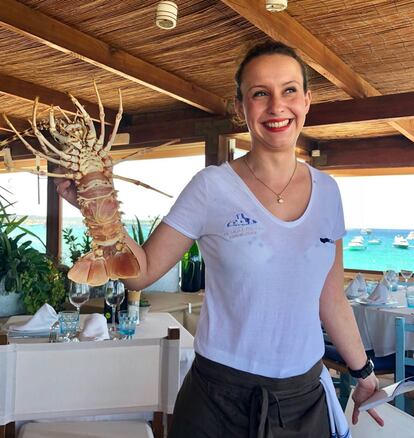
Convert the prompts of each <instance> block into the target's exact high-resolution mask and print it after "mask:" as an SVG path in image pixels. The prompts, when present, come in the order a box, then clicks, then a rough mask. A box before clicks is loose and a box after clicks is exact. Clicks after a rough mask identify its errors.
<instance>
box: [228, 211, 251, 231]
mask: <svg viewBox="0 0 414 438" xmlns="http://www.w3.org/2000/svg"><path fill="white" fill-rule="evenodd" d="M253 224H257V221H256V220H255V219H250V218H249V217H247V216H246V215H245V214H244V213H238V214H236V217H235V218H234V219H233V220H231V221H230V222H227V228H230V227H244V226H246V225H253Z"/></svg>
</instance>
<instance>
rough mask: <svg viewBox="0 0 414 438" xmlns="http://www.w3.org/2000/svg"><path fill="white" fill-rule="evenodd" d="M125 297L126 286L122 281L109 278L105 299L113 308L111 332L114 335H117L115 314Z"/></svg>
mask: <svg viewBox="0 0 414 438" xmlns="http://www.w3.org/2000/svg"><path fill="white" fill-rule="evenodd" d="M124 298H125V286H124V283H122V281H118V280H115V281H114V280H109V281H108V282H107V283H106V287H105V301H106V304H108V306H111V308H112V323H111V327H110V329H109V330H110V332H111V334H112V337H115V333H116V325H115V315H116V311H117V307H118V306H120V305H121V303H122V302H123V301H124Z"/></svg>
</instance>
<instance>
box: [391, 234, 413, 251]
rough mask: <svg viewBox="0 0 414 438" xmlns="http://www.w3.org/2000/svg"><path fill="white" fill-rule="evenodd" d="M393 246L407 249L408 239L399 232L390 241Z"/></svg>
mask: <svg viewBox="0 0 414 438" xmlns="http://www.w3.org/2000/svg"><path fill="white" fill-rule="evenodd" d="M392 244H393V246H395V247H396V248H400V249H407V248H408V247H409V246H410V245H409V243H408V240H407V239H406V238H405V237H403V236H401V235H400V234H397V235H396V236H395V237H394V241H393V242H392Z"/></svg>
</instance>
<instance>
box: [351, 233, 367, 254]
mask: <svg viewBox="0 0 414 438" xmlns="http://www.w3.org/2000/svg"><path fill="white" fill-rule="evenodd" d="M366 248H367V247H366V246H365V239H364V237H363V236H355V237H353V238H352V239H351V241H350V242H349V243H348V249H349V250H351V251H363V250H364V249H366Z"/></svg>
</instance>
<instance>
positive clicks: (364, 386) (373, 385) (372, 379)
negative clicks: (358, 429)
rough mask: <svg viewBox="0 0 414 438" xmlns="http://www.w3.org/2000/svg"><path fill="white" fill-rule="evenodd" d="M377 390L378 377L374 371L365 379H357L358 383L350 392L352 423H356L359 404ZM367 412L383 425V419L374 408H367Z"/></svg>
mask: <svg viewBox="0 0 414 438" xmlns="http://www.w3.org/2000/svg"><path fill="white" fill-rule="evenodd" d="M377 390H378V379H377V377H376V376H375V374H374V373H372V374H371V375H370V376H368V377H367V378H366V379H359V380H358V384H357V386H356V388H355V391H354V393H353V394H352V400H353V401H354V411H353V412H352V424H357V423H358V417H359V407H360V406H361V404H362V403H363V402H364V401H365V400H367V399H368V398H369V397H371V395H372V394H374V392H375V391H377ZM368 414H369V415H371V417H372V418H373V419H374V420H375V421H376V422H377V423H378V424H379V425H380V426H384V420H383V419H382V418H381V417H380V416H379V415H378V413H377V411H376V410H375V409H368Z"/></svg>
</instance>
